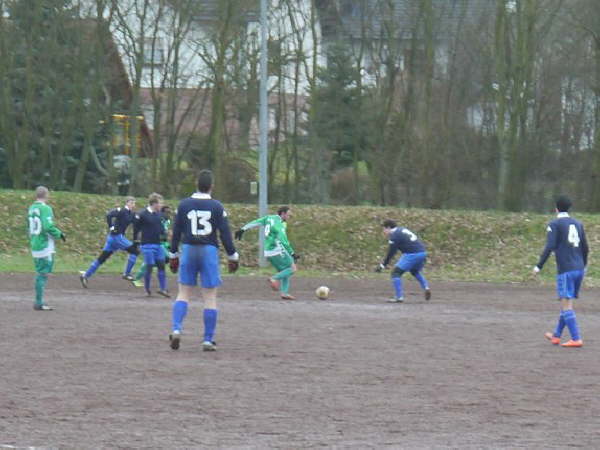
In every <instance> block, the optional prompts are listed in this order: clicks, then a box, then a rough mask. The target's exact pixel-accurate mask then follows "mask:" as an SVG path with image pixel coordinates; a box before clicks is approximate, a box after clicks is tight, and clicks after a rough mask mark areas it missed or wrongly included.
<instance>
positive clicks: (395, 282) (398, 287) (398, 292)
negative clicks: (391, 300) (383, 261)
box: [392, 277, 402, 298]
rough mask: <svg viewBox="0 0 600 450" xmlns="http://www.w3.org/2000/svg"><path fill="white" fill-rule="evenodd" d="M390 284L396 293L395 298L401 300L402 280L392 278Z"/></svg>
mask: <svg viewBox="0 0 600 450" xmlns="http://www.w3.org/2000/svg"><path fill="white" fill-rule="evenodd" d="M392 284H393V286H394V291H395V292H396V298H402V278H400V277H394V278H392Z"/></svg>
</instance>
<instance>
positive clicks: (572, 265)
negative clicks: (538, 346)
mask: <svg viewBox="0 0 600 450" xmlns="http://www.w3.org/2000/svg"><path fill="white" fill-rule="evenodd" d="M570 208H571V200H570V199H569V198H568V197H565V196H560V197H558V199H557V200H556V212H557V213H558V215H557V216H556V219H554V220H553V221H552V222H550V223H549V224H548V227H547V228H546V231H547V235H546V247H545V248H544V251H543V252H542V254H541V256H540V260H539V262H538V263H537V265H536V266H535V267H534V268H533V273H534V274H538V273H539V272H540V270H542V267H544V264H545V263H546V260H547V259H548V257H549V256H550V253H552V252H554V256H555V257H556V269H557V272H558V275H557V276H556V291H557V293H558V299H559V300H560V302H561V311H560V316H559V318H558V323H557V325H556V329H555V330H554V333H546V334H545V336H546V339H548V340H549V341H550V342H551V343H552V344H554V345H558V344H560V337H561V335H562V332H563V329H564V328H565V326H566V327H567V328H568V329H569V333H570V334H571V339H570V340H569V341H567V342H565V343H563V344H562V346H563V347H582V346H583V340H582V339H581V335H580V334H579V327H578V326H577V319H576V317H575V311H574V310H573V299H575V298H578V296H579V288H580V287H581V282H582V281H583V277H584V275H585V269H586V266H587V261H588V251H589V249H588V243H587V239H586V237H585V231H584V230H583V225H582V224H581V222H579V221H578V220H575V219H573V218H572V217H570V216H569V209H570Z"/></svg>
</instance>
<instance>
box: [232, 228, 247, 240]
mask: <svg viewBox="0 0 600 450" xmlns="http://www.w3.org/2000/svg"><path fill="white" fill-rule="evenodd" d="M244 231H245V230H243V229H242V228H240V229H239V230H237V231H236V232H235V233H234V235H235V238H236V239H237V240H238V241H241V240H242V236H243V235H244Z"/></svg>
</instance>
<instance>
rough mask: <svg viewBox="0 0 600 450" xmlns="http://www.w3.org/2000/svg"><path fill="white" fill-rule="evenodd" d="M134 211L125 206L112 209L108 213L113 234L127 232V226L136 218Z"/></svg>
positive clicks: (109, 228) (108, 221)
mask: <svg viewBox="0 0 600 450" xmlns="http://www.w3.org/2000/svg"><path fill="white" fill-rule="evenodd" d="M134 216H135V215H134V213H133V211H130V210H129V209H127V208H125V207H123V208H115V209H111V210H110V211H109V212H108V213H106V223H107V224H108V231H109V232H110V233H111V234H125V231H126V230H127V227H128V226H129V224H130V223H132V222H133V219H134Z"/></svg>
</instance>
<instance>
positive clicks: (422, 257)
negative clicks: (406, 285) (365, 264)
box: [375, 219, 431, 303]
mask: <svg viewBox="0 0 600 450" xmlns="http://www.w3.org/2000/svg"><path fill="white" fill-rule="evenodd" d="M382 226H383V234H385V236H387V238H388V240H389V248H388V252H387V255H386V257H385V259H384V260H383V262H382V263H380V264H379V266H377V268H376V269H375V271H376V272H381V271H382V270H383V269H385V268H386V267H387V265H388V264H389V263H390V261H391V260H392V258H393V257H394V255H395V254H396V252H398V251H400V252H402V256H401V257H400V259H399V260H398V262H396V264H395V265H394V269H393V270H392V274H391V275H392V285H393V287H394V294H395V295H394V297H392V298H391V299H389V300H388V301H389V302H391V303H402V302H403V301H404V296H403V293H402V275H404V272H410V273H411V274H412V276H414V277H415V278H416V279H417V281H418V282H419V284H420V285H421V287H422V288H423V291H424V293H425V300H429V299H430V298H431V290H430V289H429V284H428V283H427V280H426V279H425V277H424V276H423V274H421V271H422V270H423V267H424V266H425V261H426V260H427V252H426V251H425V245H424V244H423V242H421V240H420V239H419V238H418V237H417V235H416V234H415V233H413V232H412V231H410V230H409V229H408V228H404V227H399V226H398V225H397V224H396V222H394V221H393V220H389V219H388V220H385V221H384V222H383V223H382Z"/></svg>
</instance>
